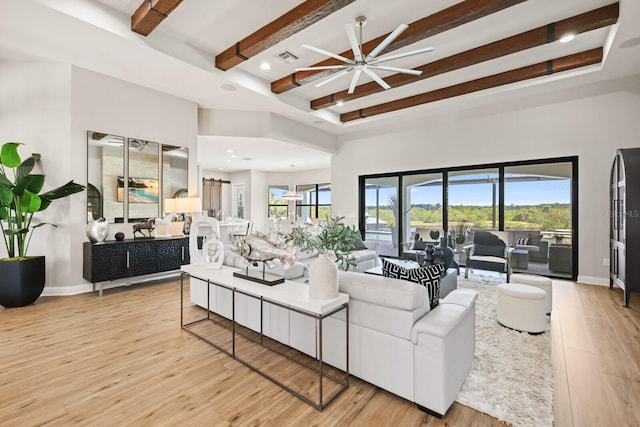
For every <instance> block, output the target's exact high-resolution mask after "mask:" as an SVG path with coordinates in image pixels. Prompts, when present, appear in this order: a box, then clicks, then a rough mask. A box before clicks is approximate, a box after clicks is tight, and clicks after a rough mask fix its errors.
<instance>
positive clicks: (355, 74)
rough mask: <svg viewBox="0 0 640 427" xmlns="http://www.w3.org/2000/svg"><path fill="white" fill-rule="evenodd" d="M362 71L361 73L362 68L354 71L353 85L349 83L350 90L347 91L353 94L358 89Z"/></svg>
mask: <svg viewBox="0 0 640 427" xmlns="http://www.w3.org/2000/svg"><path fill="white" fill-rule="evenodd" d="M360 73H361V70H359V69H358V70H356V71H355V73H353V78H352V79H351V85H349V91H348V92H347V94H349V95H351V94H352V93H353V91H354V90H356V85H357V84H358V79H359V78H360Z"/></svg>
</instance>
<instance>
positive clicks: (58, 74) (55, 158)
mask: <svg viewBox="0 0 640 427" xmlns="http://www.w3.org/2000/svg"><path fill="white" fill-rule="evenodd" d="M70 71H71V69H70V66H68V65H59V64H39V63H13V62H3V61H0V143H5V142H9V141H14V142H23V143H25V146H23V147H21V148H20V150H19V153H20V155H21V157H22V159H23V160H24V159H25V158H26V157H28V156H29V154H31V153H40V154H41V155H42V160H41V162H40V163H41V167H42V173H44V174H45V175H46V180H45V185H44V190H50V189H53V188H55V187H58V186H60V185H62V184H64V183H66V182H67V181H69V180H70V179H72V178H73V180H75V181H76V182H78V183H82V184H84V183H86V180H87V178H86V172H85V173H84V175H83V174H82V171H86V168H85V164H86V157H85V159H84V161H83V162H82V163H77V162H75V161H74V158H73V155H72V149H71V145H70V131H69V111H70V108H71V72H70ZM85 152H86V150H85ZM74 209H78V212H77V213H78V215H79V216H74V215H71V214H72V212H73V210H74ZM37 222H48V223H53V224H56V225H57V226H58V227H57V228H54V227H49V226H45V227H40V228H38V229H37V230H35V233H34V235H33V240H32V241H31V245H30V247H29V251H28V255H44V256H45V257H46V285H45V286H46V288H45V291H46V290H48V289H49V288H51V287H52V286H55V285H57V284H60V285H63V284H70V283H72V282H76V283H79V282H80V280H78V279H79V278H78V276H80V278H81V275H82V264H80V269H79V272H80V274H76V273H77V272H74V271H72V268H71V265H70V260H71V259H72V258H73V257H78V258H80V262H82V246H81V245H80V244H77V245H74V244H72V242H73V239H72V231H73V230H74V229H76V228H82V230H83V232H84V227H85V226H86V222H87V214H86V196H85V195H83V194H75V195H73V196H70V197H68V198H64V199H60V200H55V201H54V202H53V203H52V204H51V206H50V207H49V208H48V209H47V210H46V211H44V212H42V213H41V214H38V215H36V217H35V218H34V224H35V223H37ZM85 240H86V237H85ZM1 246H2V247H1V248H0V257H5V256H7V252H6V249H5V246H4V244H2V245H1Z"/></svg>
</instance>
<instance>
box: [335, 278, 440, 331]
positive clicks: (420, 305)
mask: <svg viewBox="0 0 640 427" xmlns="http://www.w3.org/2000/svg"><path fill="white" fill-rule="evenodd" d="M338 274H339V280H338V281H339V284H340V292H344V293H347V294H349V322H350V323H353V324H355V325H359V326H363V327H365V328H370V329H373V330H376V331H379V332H382V333H385V334H389V335H393V336H397V337H400V338H403V339H407V340H408V339H411V328H413V325H414V324H415V322H417V321H418V320H419V319H420V318H421V317H422V316H424V315H425V314H427V313H428V312H429V300H428V296H427V290H426V288H425V287H424V286H422V285H419V284H417V283H413V282H409V281H405V280H398V279H392V278H389V277H383V276H379V275H376V274H365V273H356V272H352V271H339V272H338ZM338 314H340V313H338Z"/></svg>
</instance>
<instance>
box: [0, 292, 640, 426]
mask: <svg viewBox="0 0 640 427" xmlns="http://www.w3.org/2000/svg"><path fill="white" fill-rule="evenodd" d="M179 284H180V283H179V280H169V281H166V282H162V283H154V284H149V285H143V286H133V287H130V288H123V289H112V290H109V291H106V292H105V295H104V296H103V297H102V298H99V297H97V296H96V295H95V294H83V295H74V296H68V297H45V298H41V299H40V300H38V301H37V303H36V304H34V305H31V306H29V307H23V308H18V309H1V308H0V319H1V321H0V360H2V361H3V368H2V369H0V425H20V426H32V425H33V426H35V425H48V426H68V425H72V424H77V425H104V426H110V425H221V426H227V425H229V426H231V425H278V426H279V425H301V426H302V425H305V426H306V425H318V426H333V425H335V426H345V425H350V426H365V425H366V426H369V425H383V426H384V425H389V426H396V425H403V426H405V425H406V426H483V427H484V426H498V425H502V424H501V423H499V422H498V420H496V419H495V418H492V417H490V416H488V415H486V414H482V413H480V412H477V411H475V410H472V409H470V408H468V407H466V406H463V405H460V404H457V403H454V404H453V406H452V407H451V408H450V410H449V411H448V413H447V415H446V416H445V417H444V418H442V419H438V418H435V417H432V416H430V415H427V414H426V413H424V412H422V411H420V410H419V409H418V408H417V407H416V405H414V404H413V403H411V402H409V401H406V400H404V399H401V398H399V397H397V396H395V395H393V394H391V393H388V392H386V391H384V390H381V389H379V388H377V387H375V386H373V385H371V384H369V383H366V382H364V381H361V380H359V379H357V378H352V379H351V384H350V387H349V388H348V389H347V390H346V391H345V392H344V393H343V394H342V395H340V396H339V397H338V398H337V399H336V401H335V402H333V404H331V405H330V406H329V407H328V408H326V409H325V410H324V411H322V412H319V411H316V410H315V409H313V408H312V407H311V406H309V405H307V404H306V403H304V402H302V401H301V400H299V399H297V398H296V397H294V396H292V395H290V394H289V393H287V392H286V391H284V390H282V389H281V388H280V387H278V386H276V385H274V384H273V383H271V382H270V381H268V380H266V379H264V378H263V377H262V376H260V375H258V374H257V373H255V372H253V371H251V370H249V369H248V368H246V367H245V366H243V365H242V364H240V363H238V362H237V361H234V360H233V359H231V358H229V357H228V356H226V355H225V354H223V353H221V352H219V351H217V350H215V349H213V348H212V347H210V346H209V345H208V344H206V343H205V342H203V341H202V340H199V339H197V338H196V337H194V336H193V335H191V334H189V333H188V332H186V331H184V330H182V329H181V328H180V325H179V319H180V303H179V298H180V286H179ZM553 292H554V306H553V312H552V315H551V333H552V353H553V356H552V358H553V365H554V384H555V396H554V418H555V421H554V425H555V426H580V427H582V426H591V425H594V426H595V425H639V424H640V415H639V413H640V412H639V409H638V407H637V406H638V405H637V402H638V401H640V381H638V370H639V366H640V339H638V338H639V337H640V297H638V295H635V294H634V295H633V296H632V299H631V307H629V308H623V307H621V303H622V294H621V292H619V291H617V290H613V291H612V290H609V289H608V288H605V287H592V286H588V285H581V284H575V283H572V282H566V281H562V283H556V281H554V288H553ZM194 314H196V313H194ZM256 354H257V353H256ZM267 364H268V366H269V369H273V370H274V371H275V372H278V371H279V370H286V369H287V368H286V363H284V362H282V361H278V360H276V359H274V360H270V361H268V363H267ZM301 379H302V374H300V373H296V374H295V375H292V381H293V383H300V382H299V381H301ZM603 423H604V424H603Z"/></svg>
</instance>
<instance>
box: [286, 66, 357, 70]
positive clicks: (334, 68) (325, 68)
mask: <svg viewBox="0 0 640 427" xmlns="http://www.w3.org/2000/svg"><path fill="white" fill-rule="evenodd" d="M349 67H350V65H324V66H320V67H300V68H294V70H295V71H317V70H343V69H345V68H349Z"/></svg>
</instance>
